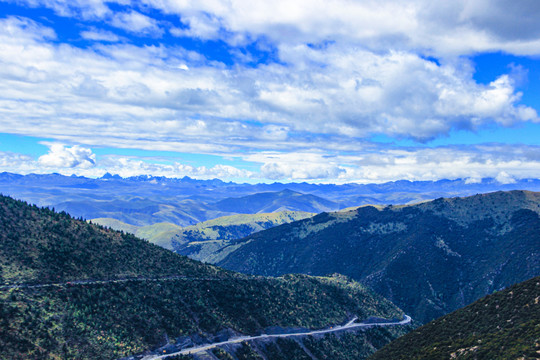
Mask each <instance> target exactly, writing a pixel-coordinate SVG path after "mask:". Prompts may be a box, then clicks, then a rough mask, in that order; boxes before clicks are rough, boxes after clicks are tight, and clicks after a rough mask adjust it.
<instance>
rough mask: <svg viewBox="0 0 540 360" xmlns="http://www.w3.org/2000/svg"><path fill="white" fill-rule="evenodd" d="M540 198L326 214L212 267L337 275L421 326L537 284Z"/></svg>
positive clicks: (257, 238) (254, 239) (241, 244)
mask: <svg viewBox="0 0 540 360" xmlns="http://www.w3.org/2000/svg"><path fill="white" fill-rule="evenodd" d="M539 213H540V194H539V193H532V192H527V191H512V192H498V193H492V194H484V195H477V196H472V197H468V198H461V199H438V200H434V201H431V202H426V203H422V204H418V205H412V206H387V207H372V206H364V207H360V208H357V209H354V210H350V211H348V212H347V211H345V212H337V213H323V214H319V215H317V216H315V217H313V218H310V219H305V220H302V221H297V222H294V223H290V224H285V225H282V226H279V227H275V228H272V229H269V230H265V231H262V232H259V233H256V234H253V235H251V236H249V237H246V238H244V239H241V240H238V241H233V242H232V243H231V245H230V246H229V247H226V248H224V249H222V250H221V252H227V255H226V257H224V259H223V260H222V261H219V262H218V263H217V264H218V265H220V266H223V267H225V268H228V269H232V270H235V271H241V272H245V273H251V274H260V275H271V276H275V275H281V274H285V273H305V274H310V275H324V274H329V273H334V272H337V273H341V274H345V275H347V276H350V277H351V278H353V279H356V280H358V281H361V282H362V283H364V284H367V285H368V286H370V287H371V288H373V289H374V290H375V291H377V292H378V293H380V294H382V295H383V296H385V297H386V298H388V299H390V300H391V301H392V302H394V303H395V304H397V305H398V306H400V307H401V308H402V309H404V310H405V311H406V312H407V313H408V314H410V315H411V316H412V317H413V318H414V319H416V320H418V321H421V322H427V321H430V320H432V319H435V318H437V317H439V316H442V315H444V314H447V313H449V312H451V311H454V310H456V309H458V308H460V307H463V306H465V305H467V304H469V303H471V302H473V301H475V300H477V299H479V298H480V297H482V296H485V295H486V294H489V293H492V292H493V291H496V290H500V289H502V288H504V287H506V286H509V285H512V284H514V283H517V282H520V281H523V280H525V279H528V278H531V277H533V276H536V275H538V274H540V248H539V247H538V244H539V243H540V218H539V215H538V214H539Z"/></svg>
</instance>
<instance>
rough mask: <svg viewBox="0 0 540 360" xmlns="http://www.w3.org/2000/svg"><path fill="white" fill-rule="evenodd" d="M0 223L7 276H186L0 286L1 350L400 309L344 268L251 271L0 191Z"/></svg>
mask: <svg viewBox="0 0 540 360" xmlns="http://www.w3.org/2000/svg"><path fill="white" fill-rule="evenodd" d="M0 224H1V225H2V229H3V230H4V231H3V232H2V234H1V236H2V239H1V242H0V244H1V247H0V266H1V270H2V282H3V283H4V284H6V283H21V282H26V283H43V282H62V281H70V280H76V279H117V278H124V277H126V276H129V277H150V278H155V277H162V276H170V275H185V276H188V277H189V278H190V279H188V280H157V281H149V280H137V281H128V282H120V283H118V282H116V283H115V282H113V283H105V284H86V285H78V284H69V283H68V284H64V285H55V286H50V287H40V288H14V289H13V288H12V289H7V288H3V289H2V290H0V299H1V301H0V358H6V359H111V358H117V357H120V356H124V355H128V354H132V353H137V352H140V351H143V350H144V349H148V348H151V347H154V346H157V345H158V344H159V343H161V342H162V341H163V339H164V336H165V334H167V335H168V336H169V337H170V338H172V339H174V338H175V337H177V336H180V335H187V334H193V333H202V334H208V333H210V334H211V333H215V332H217V331H218V330H220V329H223V328H232V329H234V330H236V331H239V332H243V333H255V332H256V331H257V330H259V329H262V328H264V327H267V326H274V325H275V326H282V327H291V326H302V327H308V328H318V327H323V326H326V325H329V324H334V323H340V322H342V321H344V320H345V319H347V318H348V317H349V316H351V315H352V314H356V315H358V316H359V317H360V318H365V317H369V316H380V317H385V318H396V317H401V316H402V315H403V313H402V312H401V311H400V310H399V309H397V308H396V307H395V306H394V305H393V304H391V303H390V302H388V301H387V300H385V299H383V298H381V297H380V296H377V295H375V294H374V293H373V292H371V291H370V290H368V289H366V288H365V287H363V286H361V285H359V284H358V283H355V282H352V281H349V280H347V279H345V278H343V277H329V278H314V277H309V276H305V275H296V276H292V275H288V276H285V277H282V278H278V279H269V278H253V277H248V276H245V275H241V274H236V273H232V272H228V271H224V270H221V269H218V268H216V267H213V266H208V265H203V264H201V263H199V262H196V261H193V260H190V259H187V258H185V257H182V256H179V255H176V254H174V253H171V252H170V251H167V250H164V249H162V248H160V247H158V246H155V245H152V244H150V243H148V242H146V241H143V240H140V239H138V238H135V237H134V236H131V235H126V234H121V233H118V232H115V231H111V230H107V229H104V228H102V227H99V226H96V225H93V224H88V223H87V222H85V221H82V220H74V219H71V218H70V217H69V216H68V215H66V214H57V213H54V212H52V211H50V210H48V209H39V208H37V207H32V206H28V205H26V204H24V203H22V202H18V201H14V200H12V199H10V198H6V197H0ZM393 336H395V335H393ZM391 337H392V336H390V337H389V338H388V340H389V339H390V338H391ZM342 345H343V344H342ZM342 345H339V346H342ZM335 346H338V345H335ZM328 351H330V350H328Z"/></svg>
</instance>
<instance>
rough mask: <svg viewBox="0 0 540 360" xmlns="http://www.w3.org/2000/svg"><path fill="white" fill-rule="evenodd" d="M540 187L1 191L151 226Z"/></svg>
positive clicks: (73, 186)
mask: <svg viewBox="0 0 540 360" xmlns="http://www.w3.org/2000/svg"><path fill="white" fill-rule="evenodd" d="M515 189H522V190H531V191H540V180H538V179H526V180H519V181H517V182H516V183H513V184H501V183H499V182H497V181H496V180H494V179H483V180H482V181H481V182H470V181H468V180H464V179H457V180H440V181H435V182H433V181H413V182H411V181H396V182H389V183H384V184H365V185H362V184H344V185H332V184H308V183H286V184H282V183H273V184H236V183H230V182H229V183H225V182H223V181H221V180H217V179H214V180H195V179H191V178H188V177H184V178H182V179H171V178H165V177H152V176H137V177H130V178H125V179H124V178H121V177H119V176H117V175H110V174H106V175H105V176H103V177H102V178H99V179H90V178H85V177H77V176H63V175H59V174H48V175H37V174H29V175H18V174H12V173H0V193H2V194H4V195H9V196H12V197H14V198H17V199H21V200H25V201H28V202H30V203H32V204H37V205H39V206H48V207H54V208H55V209H56V210H59V211H66V212H68V213H70V214H72V215H73V216H76V217H83V218H85V219H94V218H113V219H116V220H120V221H122V222H124V223H127V224H131V225H137V226H145V225H152V224H156V223H161V222H169V223H172V224H175V225H179V226H188V225H194V224H196V223H199V222H202V221H206V220H210V219H215V218H218V217H222V216H227V215H234V214H246V213H251V214H253V213H267V212H276V211H283V210H288V211H305V212H315V213H319V212H323V211H335V210H339V209H344V208H347V207H351V206H359V205H365V204H374V205H376V204H407V203H413V202H419V201H424V200H431V199H435V198H439V197H453V196H467V195H474V194H477V193H485V192H490V191H497V190H515Z"/></svg>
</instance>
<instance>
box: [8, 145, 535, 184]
mask: <svg viewBox="0 0 540 360" xmlns="http://www.w3.org/2000/svg"><path fill="white" fill-rule="evenodd" d="M49 147H50V150H49V153H48V154H46V155H43V156H41V157H40V158H39V159H38V160H35V159H33V158H32V157H30V156H25V155H20V154H14V153H8V152H0V172H2V171H9V172H16V173H21V174H28V173H51V172H56V173H61V174H64V175H72V174H76V175H82V176H88V177H100V176H103V175H104V174H105V173H106V172H109V173H112V174H119V175H121V176H123V177H129V176H137V175H147V174H151V175H154V176H166V177H170V178H181V177H184V176H189V177H192V178H197V179H214V178H219V179H223V180H232V181H249V182H261V181H310V182H318V183H349V182H357V183H381V182H388V181H394V180H396V179H404V180H411V181H414V180H439V179H456V178H462V179H468V180H467V181H469V182H478V181H480V179H482V178H485V177H491V178H495V179H497V180H498V181H499V182H501V183H512V182H514V181H515V180H517V179H525V178H536V177H537V175H538V173H540V146H504V145H474V146H473V145H471V146H466V147H463V146H460V147H456V146H444V147H437V148H424V149H413V148H393V149H385V148H371V149H370V150H369V151H363V152H359V153H357V154H354V155H335V156H328V155H326V154H324V153H322V152H303V153H282V152H260V153H256V154H251V155H245V156H244V157H243V159H242V160H243V161H244V162H248V163H250V164H252V166H251V167H252V170H245V169H241V168H238V167H235V166H230V165H220V164H218V165H214V166H212V167H206V166H193V165H189V164H186V163H182V162H179V161H171V160H170V159H166V158H155V157H146V158H144V157H134V156H118V155H103V156H100V157H96V155H95V154H93V153H92V151H91V149H88V148H84V147H80V146H72V147H69V146H64V145H62V144H49Z"/></svg>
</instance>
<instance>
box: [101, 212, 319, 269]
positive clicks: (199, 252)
mask: <svg viewBox="0 0 540 360" xmlns="http://www.w3.org/2000/svg"><path fill="white" fill-rule="evenodd" d="M313 215H315V214H314V213H308V212H303V211H280V212H275V213H263V214H238V215H230V216H223V217H220V218H217V219H213V220H208V221H204V222H201V223H198V224H196V225H191V226H186V227H180V226H178V225H174V224H171V223H158V224H153V225H147V226H140V227H138V226H134V225H130V224H126V223H123V222H121V221H118V220H116V219H110V218H98V219H93V220H92V221H93V222H96V223H98V224H100V225H103V226H106V227H111V228H113V229H115V230H122V231H126V232H130V233H132V234H135V235H136V236H138V237H140V238H143V239H146V240H148V241H150V242H151V243H154V244H156V245H159V246H161V247H164V248H165V249H169V250H174V251H175V252H177V253H179V254H181V255H186V256H189V257H190V258H192V259H195V260H200V261H204V262H210V263H214V262H217V261H219V260H221V259H222V258H223V257H224V256H225V254H226V253H219V252H220V250H221V249H222V248H224V247H226V246H228V245H230V243H231V240H236V239H240V238H243V237H246V236H249V235H251V234H253V233H255V232H258V231H262V230H266V229H269V228H272V227H274V226H278V225H281V224H286V223H290V222H293V221H297V220H302V219H305V218H308V217H312V216H313ZM218 253H219V255H218Z"/></svg>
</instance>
